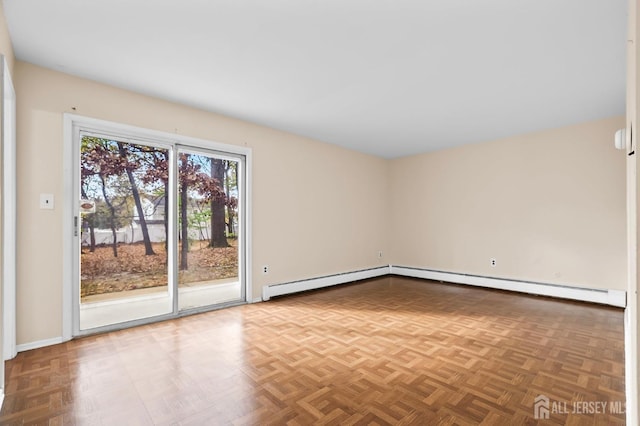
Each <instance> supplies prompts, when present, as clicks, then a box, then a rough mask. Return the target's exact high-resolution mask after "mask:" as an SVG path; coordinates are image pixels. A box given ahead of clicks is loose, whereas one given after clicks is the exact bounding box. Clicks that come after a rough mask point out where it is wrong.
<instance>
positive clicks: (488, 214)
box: [390, 117, 626, 290]
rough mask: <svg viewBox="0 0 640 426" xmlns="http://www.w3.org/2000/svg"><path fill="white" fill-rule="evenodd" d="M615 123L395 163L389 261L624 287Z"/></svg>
mask: <svg viewBox="0 0 640 426" xmlns="http://www.w3.org/2000/svg"><path fill="white" fill-rule="evenodd" d="M622 127H624V118H623V117H616V118H611V119H606V120H601V121H597V122H591V123H586V124H581V125H577V126H571V127H566V128H561V129H556V130H551V131H544V132H538V133H533V134H528V135H523V136H518V137H512V138H508V139H503V140H498V141H493V142H488V143H481V144H475V145H467V146H464V147H460V148H454V149H449V150H443V151H438V152H433V153H429V154H424V155H418V156H412V157H408V158H402V159H397V160H394V161H392V162H391V171H390V174H391V193H392V196H391V205H392V206H393V209H392V219H391V221H392V226H391V229H392V231H391V235H390V238H391V240H390V244H391V262H392V263H393V264H397V265H403V266H413V267H421V268H427V269H435V270H442V271H450V272H456V273H465V274H477V275H483V276H490V277H499V278H509V279H516V280H527V281H536V282H543V283H554V284H562V285H570V286H579V287H590V288H608V289H620V290H624V289H626V239H625V235H626V218H625V217H626V216H625V214H626V211H625V157H626V155H625V153H624V152H622V151H618V150H616V149H615V148H614V146H613V135H614V133H615V131H616V130H617V129H619V128H622ZM490 258H495V259H496V260H497V266H496V267H491V266H490V264H489V259H490Z"/></svg>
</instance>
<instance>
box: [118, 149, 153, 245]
mask: <svg viewBox="0 0 640 426" xmlns="http://www.w3.org/2000/svg"><path fill="white" fill-rule="evenodd" d="M118 152H119V153H120V156H121V157H122V158H123V159H126V158H127V152H126V151H125V149H124V145H123V144H122V142H118ZM125 170H126V172H127V177H128V178H129V184H131V193H132V194H133V201H134V203H135V204H136V210H137V211H138V218H139V220H140V229H141V230H142V239H143V240H144V254H145V255H147V256H150V255H153V254H155V252H154V251H153V246H152V245H151V238H149V228H147V219H146V218H145V217H144V209H143V208H142V201H141V200H140V192H138V185H136V180H135V178H134V176H133V172H132V171H131V169H130V168H129V167H125Z"/></svg>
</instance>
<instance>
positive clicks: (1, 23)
mask: <svg viewBox="0 0 640 426" xmlns="http://www.w3.org/2000/svg"><path fill="white" fill-rule="evenodd" d="M0 54H2V55H4V56H5V58H7V66H8V67H9V72H10V73H11V74H12V75H13V68H14V64H15V61H16V58H15V56H14V54H13V46H12V44H11V38H10V37H9V28H8V27H7V20H6V18H5V15H4V7H3V6H2V4H1V3H0Z"/></svg>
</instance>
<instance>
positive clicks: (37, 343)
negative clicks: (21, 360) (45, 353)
mask: <svg viewBox="0 0 640 426" xmlns="http://www.w3.org/2000/svg"><path fill="white" fill-rule="evenodd" d="M62 342H63V339H62V337H53V338H51V339H44V340H37V341H35V342H29V343H23V344H20V345H16V349H17V350H18V352H24V351H30V350H31V349H38V348H44V347H45V346H51V345H57V344H58V343H62Z"/></svg>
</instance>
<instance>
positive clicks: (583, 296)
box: [389, 266, 627, 308]
mask: <svg viewBox="0 0 640 426" xmlns="http://www.w3.org/2000/svg"><path fill="white" fill-rule="evenodd" d="M389 269H390V273H391V274H394V275H401V276H405V277H413V278H424V279H428V280H437V281H445V282H451V283H456V284H467V285H473V286H477V287H487V288H494V289H499V290H508V291H515V292H519V293H529V294H536V295H540V296H551V297H558V298H561V299H571V300H580V301H583V302H593V303H601V304H603V305H611V306H617V307H620V308H624V307H625V306H626V305H627V292H626V291H624V290H605V289H591V288H579V287H569V286H562V285H557V284H545V283H536V282H529V281H517V280H508V279H502V278H489V277H482V276H478V275H465V274H455V273H452V272H443V271H433V270H430V269H419V268H411V267H406V266H390V267H389Z"/></svg>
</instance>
